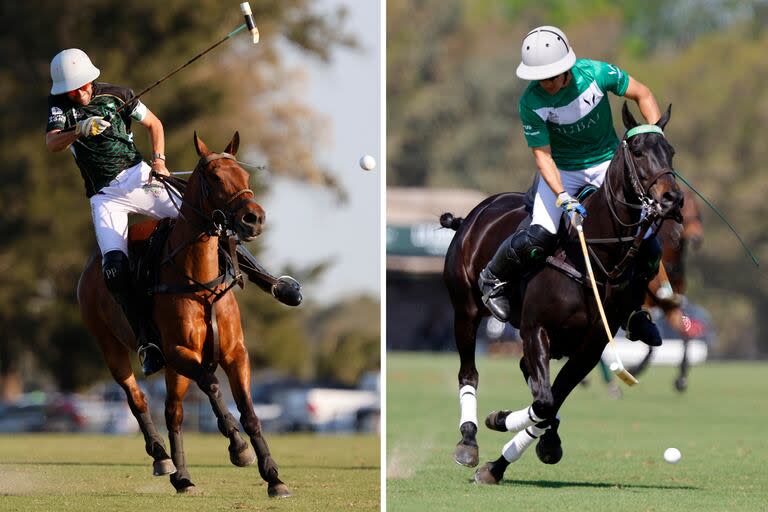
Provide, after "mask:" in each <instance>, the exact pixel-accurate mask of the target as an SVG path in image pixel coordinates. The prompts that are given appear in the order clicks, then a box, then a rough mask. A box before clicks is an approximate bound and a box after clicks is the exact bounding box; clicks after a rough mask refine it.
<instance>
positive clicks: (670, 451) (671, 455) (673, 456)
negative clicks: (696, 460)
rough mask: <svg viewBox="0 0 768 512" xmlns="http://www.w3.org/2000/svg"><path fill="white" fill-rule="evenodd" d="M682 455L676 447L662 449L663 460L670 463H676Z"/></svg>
mask: <svg viewBox="0 0 768 512" xmlns="http://www.w3.org/2000/svg"><path fill="white" fill-rule="evenodd" d="M682 456H683V454H681V453H680V450H678V449H677V448H667V449H666V450H664V460H665V461H667V462H669V463H670V464H677V463H678V462H680V457H682Z"/></svg>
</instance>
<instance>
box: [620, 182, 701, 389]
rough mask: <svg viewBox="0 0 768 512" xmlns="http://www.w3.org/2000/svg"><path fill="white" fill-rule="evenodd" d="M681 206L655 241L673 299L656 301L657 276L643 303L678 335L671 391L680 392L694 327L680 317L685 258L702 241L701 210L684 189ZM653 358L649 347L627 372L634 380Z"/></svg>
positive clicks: (684, 318) (686, 382) (658, 279)
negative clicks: (676, 365) (677, 362)
mask: <svg viewBox="0 0 768 512" xmlns="http://www.w3.org/2000/svg"><path fill="white" fill-rule="evenodd" d="M684 197H685V199H684V201H685V202H684V203H683V208H682V215H683V222H682V223H678V222H666V223H664V225H662V226H661V228H660V229H659V233H658V235H657V238H658V240H659V243H661V249H662V254H661V262H662V263H663V264H664V268H665V269H666V271H667V274H668V276H669V284H670V285H671V286H672V291H673V292H674V294H675V296H674V299H673V300H668V299H667V300H664V299H659V297H658V295H657V292H658V290H659V289H660V288H661V285H662V278H661V274H659V275H658V276H656V278H655V279H654V280H653V281H651V283H650V284H649V285H648V295H647V297H646V299H645V307H646V308H651V307H653V306H659V307H660V308H661V309H662V311H663V312H664V316H665V317H666V320H667V323H669V325H670V326H671V327H672V328H673V329H675V330H676V331H677V332H679V333H680V338H681V339H682V341H683V353H682V358H681V360H680V366H679V373H678V376H677V378H676V379H675V389H676V390H677V391H680V392H683V391H685V390H686V388H687V387H688V370H689V365H688V343H689V342H690V340H691V337H692V336H694V335H695V334H696V333H695V327H694V326H693V324H692V323H691V320H690V319H689V318H688V317H687V316H686V315H685V314H684V313H683V309H682V307H681V303H682V298H683V296H684V295H685V257H686V254H687V252H688V247H689V246H690V245H692V246H693V247H694V248H698V247H700V246H701V243H702V240H703V239H704V228H703V223H702V216H701V209H700V208H699V203H698V201H697V200H696V196H695V195H694V194H693V192H691V191H690V190H688V189H684ZM652 355H653V347H648V353H647V354H646V356H645V358H643V360H642V361H641V362H640V363H639V364H638V365H637V366H635V367H634V368H632V370H631V372H632V374H634V375H635V376H637V375H639V374H641V373H642V372H644V371H645V369H646V368H647V367H648V364H649V363H650V361H651V357H652Z"/></svg>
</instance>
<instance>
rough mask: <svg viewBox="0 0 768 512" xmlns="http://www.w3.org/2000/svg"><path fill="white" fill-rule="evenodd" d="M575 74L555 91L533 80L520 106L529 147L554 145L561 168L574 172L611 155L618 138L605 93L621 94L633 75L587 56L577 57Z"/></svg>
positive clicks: (608, 158) (553, 151)
mask: <svg viewBox="0 0 768 512" xmlns="http://www.w3.org/2000/svg"><path fill="white" fill-rule="evenodd" d="M571 73H572V75H573V77H572V78H571V82H570V83H569V84H568V85H567V86H566V87H564V88H563V89H561V90H559V91H558V92H557V93H556V94H554V95H549V94H548V93H547V92H546V91H545V90H544V89H542V87H541V86H540V85H539V83H538V82H537V81H534V82H531V84H530V85H529V86H528V88H527V89H526V90H525V92H524V93H523V96H522V98H520V105H519V110H520V120H521V122H522V123H523V132H524V134H525V139H526V141H527V142H528V146H529V147H532V148H536V147H541V146H550V147H551V149H552V158H553V159H554V160H555V164H557V167H558V169H561V170H568V171H576V170H581V169H586V168H588V167H593V166H595V165H598V164H601V163H603V162H605V161H606V160H610V159H611V158H612V157H613V153H614V152H615V151H616V146H617V145H618V144H619V138H618V137H617V136H616V131H615V130H614V128H613V117H612V116H611V105H610V103H609V102H608V95H607V93H608V92H609V91H610V92H612V93H614V94H617V95H619V96H623V95H624V93H625V92H626V91H627V86H628V85H629V75H628V74H627V73H626V72H624V71H622V70H621V69H619V68H618V67H616V66H614V65H611V64H606V63H605V62H598V61H595V60H589V59H578V60H577V61H576V64H574V66H573V67H572V68H571Z"/></svg>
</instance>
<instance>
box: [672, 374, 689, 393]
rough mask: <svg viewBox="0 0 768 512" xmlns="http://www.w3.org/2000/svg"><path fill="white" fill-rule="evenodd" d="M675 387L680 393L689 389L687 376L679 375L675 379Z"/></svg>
mask: <svg viewBox="0 0 768 512" xmlns="http://www.w3.org/2000/svg"><path fill="white" fill-rule="evenodd" d="M675 389H676V390H678V391H679V392H680V393H682V392H683V391H685V390H686V389H688V379H686V378H685V377H678V378H677V379H676V380H675Z"/></svg>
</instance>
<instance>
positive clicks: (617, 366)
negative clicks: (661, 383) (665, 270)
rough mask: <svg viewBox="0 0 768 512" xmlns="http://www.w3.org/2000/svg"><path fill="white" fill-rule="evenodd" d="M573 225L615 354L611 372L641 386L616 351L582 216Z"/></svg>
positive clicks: (575, 216) (574, 219) (610, 345)
mask: <svg viewBox="0 0 768 512" xmlns="http://www.w3.org/2000/svg"><path fill="white" fill-rule="evenodd" d="M571 223H572V224H573V225H575V226H576V233H578V235H579V243H580V244H581V252H582V254H583V255H584V263H586V266H587V273H588V274H589V282H590V284H591V285H592V291H593V292H594V293H595V302H597V310H598V311H599V312H600V318H601V319H602V321H603V327H605V334H606V336H608V346H609V347H611V352H612V354H613V362H612V363H611V364H610V369H611V371H612V372H613V373H614V374H616V376H617V377H618V378H620V379H621V380H623V381H624V383H625V384H627V385H628V386H634V385H635V384H639V383H640V381H638V380H637V379H636V378H635V377H634V376H633V375H632V374H631V373H629V372H628V371H627V369H626V368H624V365H623V364H622V362H621V359H620V358H619V353H618V352H617V351H616V342H615V341H614V340H613V334H611V328H610V327H609V326H608V319H607V318H606V317H605V311H604V310H603V303H602V302H601V301H600V293H599V292H598V291H597V283H596V282H595V273H594V272H593V271H592V263H591V262H590V260H589V252H588V251H587V242H586V240H585V239H584V229H583V228H582V223H583V219H582V218H581V215H578V214H574V215H572V216H571Z"/></svg>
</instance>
